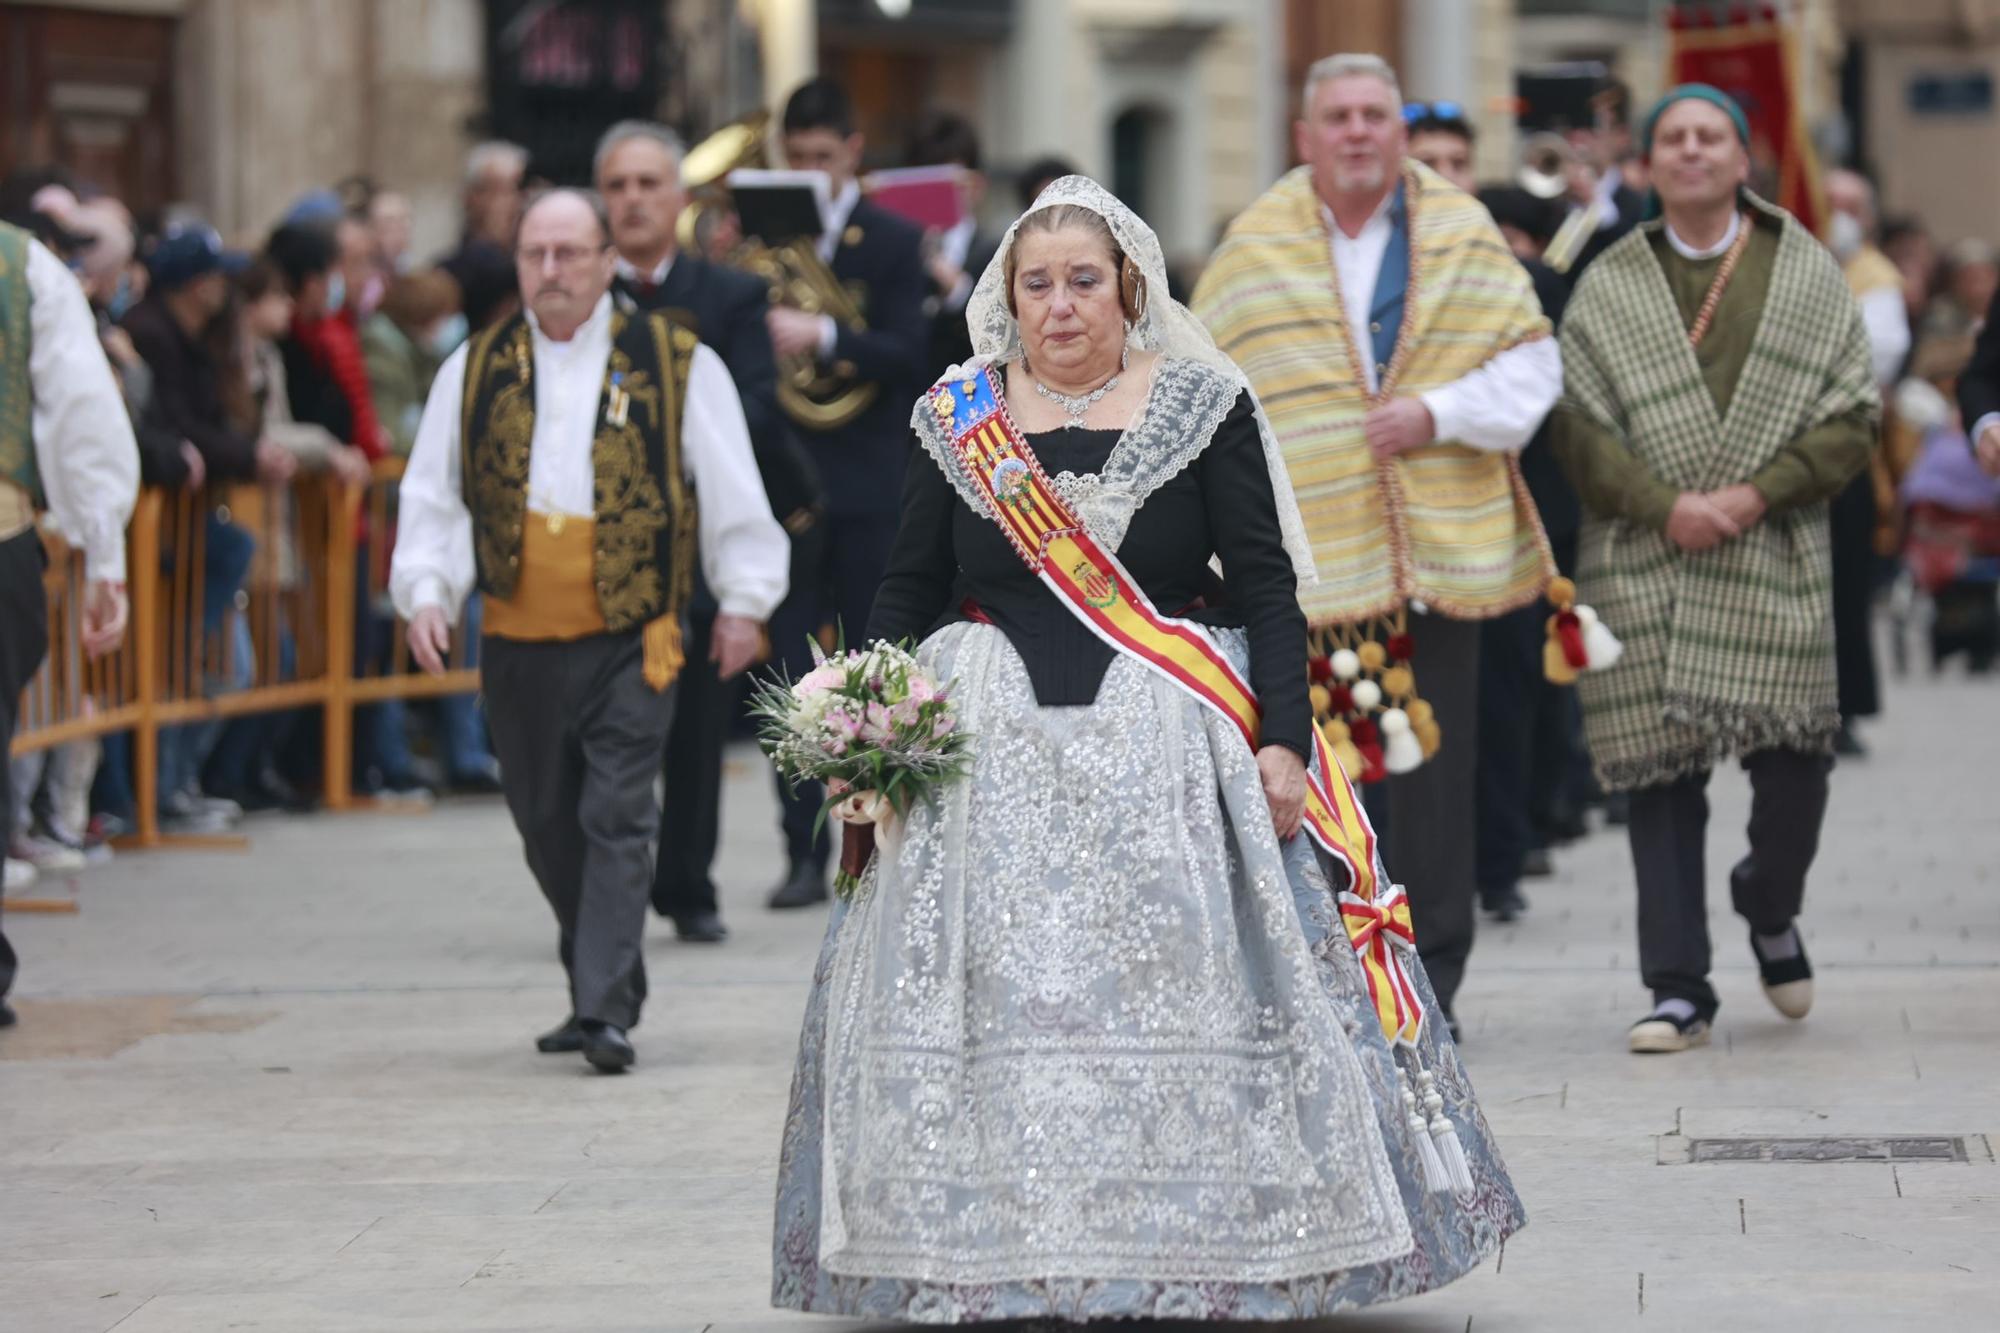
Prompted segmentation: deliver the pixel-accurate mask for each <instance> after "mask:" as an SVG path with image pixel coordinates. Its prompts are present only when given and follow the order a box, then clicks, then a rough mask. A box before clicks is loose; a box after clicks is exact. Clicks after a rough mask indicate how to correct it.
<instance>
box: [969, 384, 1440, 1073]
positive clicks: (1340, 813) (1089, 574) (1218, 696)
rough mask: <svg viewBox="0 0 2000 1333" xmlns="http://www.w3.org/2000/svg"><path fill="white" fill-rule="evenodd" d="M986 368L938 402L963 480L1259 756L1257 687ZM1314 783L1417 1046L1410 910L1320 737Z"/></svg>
mask: <svg viewBox="0 0 2000 1333" xmlns="http://www.w3.org/2000/svg"><path fill="white" fill-rule="evenodd" d="M996 374H997V372H996V371H995V370H993V369H991V368H982V369H979V370H977V371H975V372H974V373H972V374H971V375H969V376H967V377H966V378H963V379H947V380H943V381H940V382H939V383H938V384H937V385H936V386H935V387H933V388H932V389H931V391H930V402H931V407H932V408H933V410H935V411H936V413H937V415H938V420H939V421H940V422H941V423H942V424H943V427H944V432H945V435H946V437H947V438H948V439H949V440H950V442H951V449H952V452H953V454H954V455H955V456H956V458H957V460H958V463H959V466H960V467H961V468H962V469H963V471H964V474H965V477H966V479H967V480H968V481H969V482H970V483H971V484H972V486H973V488H974V489H975V491H977V493H978V494H979V496H980V497H981V498H982V499H983V500H984V501H985V504H986V510H987V516H988V517H990V518H991V519H993V521H994V522H996V523H998V524H999V525H1000V529H1001V531H1002V532H1003V533H1005V534H1006V536H1007V540H1008V541H1009V542H1010V543H1011V544H1012V545H1013V547H1014V550H1015V551H1016V552H1017V553H1018V554H1019V555H1020V557H1021V558H1022V559H1023V560H1024V561H1026V562H1027V565H1028V568H1029V569H1030V570H1032V571H1033V572H1034V573H1035V575H1036V577H1038V578H1039V579H1040V580H1041V581H1042V583H1043V584H1044V586H1046V587H1047V588H1049V589H1050V591H1052V592H1054V593H1055V594H1056V596H1057V597H1059V598H1061V599H1062V602H1063V604H1064V605H1065V606H1067V607H1068V608H1069V609H1070V610H1071V611H1073V612H1074V613H1075V614H1076V617H1077V618H1078V619H1079V620H1081V621H1082V622H1083V623H1084V624H1085V625H1086V626H1087V627H1088V628H1089V629H1090V631H1091V632H1092V633H1093V634H1095V635H1097V637H1098V638H1100V639H1102V640H1104V641H1105V642H1106V643H1108V644H1110V645H1111V646H1112V647H1113V648H1115V649H1117V650H1118V651H1119V652H1121V653H1124V654H1125V655H1126V656H1128V657H1132V658H1136V659H1137V660H1138V661H1139V662H1141V663H1143V664H1144V665H1145V666H1147V667H1149V668H1151V669H1152V670H1153V671H1155V672H1157V673H1158V674H1160V675H1162V676H1165V677H1166V678H1167V679H1168V680H1170V681H1172V682H1173V683H1174V684H1176V685H1178V686H1180V687H1181V688H1182V689H1184V690H1186V691H1187V692H1188V693H1189V694H1191V695H1193V696H1194V697H1195V698H1196V699H1197V700H1199V701H1200V702H1201V703H1202V704H1204V705H1206V706H1207V707H1208V708H1210V709H1212V710H1213V711H1215V712H1216V713H1219V714H1220V715H1221V716H1222V717H1223V718H1225V719H1227V720H1228V721H1229V723H1230V724H1231V725H1232V726H1234V727H1235V728H1236V730H1237V731H1238V733H1240V734H1241V735H1242V737H1243V740H1244V742H1245V743H1246V744H1247V745H1249V746H1250V748H1251V749H1252V750H1253V751H1254V750H1255V749H1256V748H1257V743H1258V733H1259V731H1260V729H1261V727H1262V718H1263V714H1262V710H1261V709H1260V708H1259V706H1258V704H1257V696H1256V693H1255V692H1254V691H1252V690H1251V688H1250V685H1249V682H1248V681H1246V680H1244V678H1243V675H1242V673H1241V672H1239V671H1238V670H1237V669H1236V667H1235V666H1234V665H1233V664H1232V663H1231V662H1230V660H1229V659H1228V658H1227V657H1226V656H1224V655H1223V652H1222V650H1221V648H1219V647H1218V646H1217V645H1216V643H1215V640H1214V639H1212V638H1210V637H1209V634H1208V631H1207V630H1206V629H1204V628H1203V627H1202V626H1200V625H1197V624H1195V623H1193V622H1191V621H1187V620H1179V619H1176V618H1173V617H1170V616H1163V615H1161V614H1160V613H1159V611H1158V610H1157V609H1155V608H1154V606H1153V604H1152V602H1151V600H1150V599H1148V598H1147V596H1146V594H1145V592H1144V591H1142V590H1141V589H1140V587H1139V585H1138V582H1137V581H1136V580H1134V579H1133V578H1132V576H1131V575H1130V574H1128V573H1127V572H1126V571H1125V567H1124V566H1123V565H1121V564H1120V563H1119V562H1118V559H1117V557H1116V556H1114V555H1112V554H1111V553H1110V552H1109V551H1106V550H1105V549H1104V548H1103V547H1101V546H1099V545H1098V543H1097V541H1096V539H1095V538H1093V537H1092V536H1091V534H1090V532H1089V531H1088V530H1087V529H1086V528H1085V527H1084V526H1083V521H1082V520H1081V519H1079V518H1078V517H1077V516H1076V513H1075V511H1074V510H1072V509H1071V508H1070V506H1069V503H1068V502H1067V501H1066V500H1064V499H1063V498H1062V496H1061V495H1060V494H1058V493H1057V491H1056V489H1055V487H1054V486H1053V485H1052V484H1051V483H1050V481H1049V477H1048V474H1047V473H1046V472H1044V471H1043V470H1042V465H1041V462H1040V460H1038V459H1037V458H1036V457H1035V453H1034V450H1033V449H1031V448H1029V447H1028V445H1027V442H1026V441H1025V440H1024V439H1023V438H1022V433H1021V428H1020V427H1019V426H1018V425H1016V424H1015V422H1014V419H1013V417H1012V416H1011V415H1010V414H1009V413H1008V411H1007V407H1006V403H1005V400H1004V399H1003V398H1002V396H1001V391H1000V386H999V384H998V381H997V380H996V378H995V376H996ZM1313 752H1314V754H1315V756H1316V757H1317V758H1318V760H1319V764H1318V768H1317V771H1314V769H1313V768H1312V767H1311V766H1308V768H1307V771H1306V809H1305V829H1306V832H1307V833H1308V834H1309V835H1310V836H1311V837H1312V839H1313V841H1314V842H1316V843H1318V844H1319V845H1320V847H1322V848H1324V849H1325V850H1326V852H1327V854H1328V855H1330V856H1332V857H1334V858H1335V859H1336V860H1338V861H1339V862H1340V863H1341V864H1342V865H1344V866H1346V867H1347V871H1348V888H1347V889H1346V890H1345V891H1343V892H1342V893H1341V894H1340V900H1339V908H1340V916H1341V921H1342V923H1343V924H1344V925H1345V926H1346V928H1347V932H1348V938H1349V939H1350V940H1351V941H1352V942H1353V945H1354V948H1355V951H1356V953H1357V954H1358V956H1359V958H1360V960H1361V966H1362V971H1363V972H1364V973H1365V974H1366V976H1367V980H1368V990H1369V995H1370V997H1371V999H1372V1000H1373V1001H1374V1004H1375V1012H1376V1016H1377V1017H1378V1018H1379V1019H1380V1020H1381V1023H1382V1031H1383V1033H1384V1035H1386V1036H1387V1037H1388V1038H1389V1039H1390V1040H1391V1041H1392V1042H1400V1043H1403V1044H1406V1045H1414V1044H1415V1043H1416V1040H1417V1037H1418V1036H1419V1034H1421V1033H1422V1031H1423V1023H1424V1011H1423V1005H1422V1003H1421V1002H1420V1001H1419V1000H1418V998H1417V991H1416V986H1415V984H1414V983H1413V982H1412V981H1411V979H1410V976H1409V973H1408V972H1407V971H1406V970H1405V968H1404V966H1403V961H1402V957H1401V955H1403V954H1404V953H1407V952H1410V951H1412V950H1414V949H1415V948H1416V934H1415V932H1414V930H1413V929H1412V928H1411V925H1410V907H1409V901H1408V899H1407V898H1405V897H1404V895H1403V890H1402V887H1401V886H1400V885H1395V886H1391V887H1389V888H1388V889H1387V890H1386V891H1385V890H1384V889H1383V888H1382V887H1381V886H1380V885H1379V884H1378V882H1377V880H1376V876H1375V831H1374V829H1373V828H1372V827H1370V825H1369V823H1368V816H1367V815H1366V814H1364V813H1363V812H1362V809H1361V803H1360V802H1359V801H1358V800H1356V799H1355V796H1354V788H1353V787H1351V786H1350V785H1349V784H1348V781H1347V776H1346V774H1345V773H1343V772H1342V771H1341V768H1340V765H1339V764H1338V763H1337V762H1335V760H1334V758H1333V755H1332V753H1331V752H1330V751H1329V750H1328V748H1327V744H1326V740H1325V738H1324V737H1322V736H1321V735H1320V734H1319V728H1318V726H1317V725H1315V726H1314V727H1313Z"/></svg>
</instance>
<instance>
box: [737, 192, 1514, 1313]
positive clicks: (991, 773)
mask: <svg viewBox="0 0 2000 1333" xmlns="http://www.w3.org/2000/svg"><path fill="white" fill-rule="evenodd" d="M968 317H969V319H970V321H971V328H972V334H973V343H974V347H975V349H976V351H977V353H978V355H977V356H976V357H975V359H974V361H973V362H972V363H971V364H969V365H967V366H964V367H958V368H954V370H953V372H952V373H951V374H949V375H947V377H946V378H945V379H944V380H943V381H941V382H940V383H939V385H938V386H937V387H936V388H934V389H933V390H932V392H931V394H930V395H927V396H926V398H925V399H924V400H923V401H922V402H920V403H919V404H918V405H917V407H916V410H915V412H914V413H913V423H912V424H913V428H914V429H915V432H916V435H917V438H918V441H919V444H920V446H921V448H920V450H919V451H918V456H916V457H913V458H912V459H911V462H910V468H909V477H908V481H907V484H906V488H905V495H904V508H903V517H902V528H901V531H900V535H899V536H898V538H897V545H896V550H895V556H894V559H893V561H892V563H891V568H890V571H889V573H888V576H887V577H886V578H885V580H884V582H883V584H882V588H881V591H880V593H879V594H878V596H877V599H876V603H875V611H874V616H873V618H872V620H871V622H870V624H869V626H868V635H867V636H868V638H869V639H871V640H873V639H878V638H879V639H887V640H892V641H893V640H902V639H912V640H921V648H920V650H919V656H920V658H921V659H922V661H923V662H924V663H925V665H926V666H927V667H928V668H929V669H930V670H931V671H932V672H933V673H934V674H935V676H936V677H937V678H938V679H939V680H948V681H950V682H951V685H950V689H951V693H952V697H953V698H954V699H955V700H956V704H957V708H958V712H959V716H960V719H961V724H962V725H963V726H964V727H965V728H966V729H967V730H968V731H969V732H970V733H971V735H972V737H973V742H972V752H973V761H972V768H971V772H970V774H969V775H968V776H966V777H964V778H962V779H960V780H958V781H956V782H955V783H953V784H952V785H950V786H948V787H946V788H944V789H943V790H942V792H941V793H939V796H938V799H937V800H936V801H935V802H933V803H931V804H928V805H926V804H919V805H917V806H915V807H914V808H913V809H912V810H911V812H910V815H909V818H908V820H907V822H906V823H905V824H904V825H903V826H902V827H900V828H894V829H891V830H888V831H886V832H885V836H884V837H883V839H882V846H881V849H880V850H879V851H878V853H877V855H876V857H875V859H874V861H873V862H872V863H871V865H870V867H869V869H868V871H867V873H866V874H865V875H864V877H863V879H862V882H861V886H860V888H859V889H858V890H857V892H856V894H855V895H854V897H853V899H852V900H851V901H850V902H848V903H844V904H841V905H838V906H837V907H836V909H835V912H834V914H833V918H832V920H831V922H830V924H829V928H828V932H827V939H826V945H825V948H824V950H823V952H822V954H821V957H820V962H819V966H818V969H817V972H816V975H815V978H814V983H813V989H812V995H811V1000H810V1003H809V1006H808V1008H807V1012H806V1021H805V1032H804V1036H803V1039H802V1043H801V1050H800V1056H799V1065H798V1072H797V1076H796V1079H795V1081H794V1085H793V1091H792V1102H791V1108H790V1112H789V1114H788V1116H787V1119H786V1125H785V1137H784V1147H783V1158H782V1162H781V1165H780V1176H779V1186H778V1201H777V1226H776V1240H775V1274H774V1281H773V1291H772V1299H773V1303H774V1304H777V1305H780V1306H787V1307H791V1308H795V1309H800V1310H812V1311H818V1312H823V1313H828V1314H839V1315H848V1316H859V1317H863V1318H875V1319H907V1320H912V1321H921V1322H941V1323H961V1322H976V1321H985V1320H997V1319H1015V1318H1025V1317H1035V1316H1044V1317H1047V1316H1053V1317H1058V1318H1065V1319H1071V1320H1087V1319H1102V1318H1117V1317H1131V1316H1146V1317H1175V1318H1200V1319H1271V1320H1278V1319H1298V1318H1308V1317H1312V1316H1316V1315H1321V1314H1326V1313H1329V1312H1332V1311H1335V1310H1340V1309H1345V1308H1350V1307H1354V1306H1360V1305H1367V1304H1371V1303H1373V1302H1377V1301H1383V1300H1389V1299H1393V1298H1395V1297H1399V1296H1407V1295H1411V1294H1414V1293H1416V1292H1421V1291H1425V1290H1428V1289H1430V1288H1433V1287H1436V1286H1439V1285H1442V1284H1443V1283H1445V1282H1448V1281H1450V1280H1452V1279H1454V1278H1456V1277H1458V1276H1459V1275H1461V1274H1463V1273H1465V1272H1466V1271H1468V1270H1469V1269H1470V1268H1472V1267H1473V1266H1474V1265H1476V1264H1477V1263H1479V1262H1480V1260H1481V1259H1483V1258H1484V1257H1485V1256H1487V1255H1488V1254H1490V1253H1492V1251H1493V1250H1494V1249H1495V1248H1496V1247H1497V1246H1498V1245H1499V1244H1500V1242H1501V1241H1502V1240H1503V1239H1505V1238H1506V1237H1507V1236H1508V1235H1509V1234H1510V1233H1511V1232H1513V1231H1514V1230H1516V1229H1517V1228H1518V1227H1520V1226H1521V1225H1522V1222H1523V1220H1524V1219H1523V1214H1522V1211H1521V1206H1520V1201H1519V1200H1518V1198H1517V1197H1516V1196H1515V1193H1514V1190H1513V1187H1512V1185H1511V1184H1510V1183H1509V1181H1508V1179H1507V1176H1506V1173H1505V1171H1504V1169H1503V1168H1502V1166H1501V1164H1500V1160H1499V1157H1498V1155H1497V1154H1496V1153H1495V1151H1494V1149H1493V1146H1492V1143H1491V1141H1490V1139H1489V1137H1488V1133H1487V1129H1486V1125H1485V1121H1484V1119H1483V1118H1482V1117H1481V1115H1480V1113H1479V1109H1478V1107H1477V1105H1476V1104H1475V1103H1474V1101H1473V1097H1472V1091H1471V1088H1470V1086H1469V1085H1468V1083H1467V1082H1466V1079H1465V1075H1464V1072H1463V1071H1462V1070H1461V1069H1460V1067H1459V1064H1458V1061H1457V1058H1456V1056H1455V1054H1454V1053H1453V1050H1452V1047H1451V1044H1450V1038H1449V1036H1448V1035H1447V1034H1446V1033H1445V1031H1444V1025H1443V1023H1441V1022H1424V1021H1423V1019H1422V1014H1423V1012H1424V1011H1425V1009H1426V1008H1427V1007H1429V1006H1431V1005H1432V1003H1433V1002H1432V999H1431V994H1430V986H1429V983H1428V982H1427V981H1426V980H1425V979H1424V977H1423V974H1422V970H1421V967H1420V965H1419V964H1418V962H1417V960H1416V956H1415V954H1414V952H1413V951H1411V950H1409V949H1408V948H1407V947H1405V946H1406V945H1407V942H1408V941H1407V937H1408V914H1407V910H1406V909H1405V908H1402V907H1401V906H1400V898H1399V891H1398V890H1396V889H1395V888H1394V887H1393V886H1392V885H1391V883H1390V881H1389V880H1388V879H1387V878H1386V876H1384V875H1383V874H1382V872H1381V867H1380V862H1379V860H1377V859H1376V858H1375V856H1374V850H1373V838H1372V835H1370V834H1369V833H1368V832H1367V830H1366V827H1365V821H1364V820H1363V819H1362V817H1361V815H1360V812H1359V808H1358V804H1357V803H1356V802H1354V800H1353V798H1352V794H1351V793H1350V792H1348V791H1347V788H1346V785H1345V781H1344V779H1342V778H1341V777H1340V776H1339V770H1338V767H1337V766H1335V765H1331V764H1323V763H1322V762H1320V761H1318V760H1316V759H1315V743H1314V736H1313V731H1312V722H1311V708H1310V704H1309V700H1308V698H1307V689H1308V687H1307V680H1306V675H1305V660H1306V631H1305V621H1304V619H1303V617H1302V616H1301V614H1300V612H1299V609H1298V605H1297V601H1296V589H1297V583H1296V580H1297V578H1298V577H1300V571H1304V572H1305V573H1304V576H1306V577H1310V570H1311V568H1312V563H1311V559H1310V554H1309V552H1308V550H1307V548H1306V545H1305V542H1304V540H1303V536H1302V528H1301V524H1300V522H1299V515H1298V509H1297V505H1296V502H1295V501H1294V500H1293V498H1292V494H1291V488H1290V486H1289V484H1288V483H1287V481H1286V479H1285V472H1284V468H1283V464H1282V461H1281V459H1280V458H1279V455H1278V453H1277V449H1276V445H1275V443H1274V442H1273V440H1272V438H1271V435H1270V430H1269V427H1268V425H1267V424H1266V422H1265V421H1264V418H1263V413H1262V411H1261V409H1260V408H1259V407H1258V406H1257V403H1256V399H1255V397H1254V396H1253V394H1252V393H1251V391H1250V389H1249V387H1248V385H1247V383H1246V382H1245V381H1244V378H1243V376H1242V375H1241V373H1240V372H1239V371H1238V370H1237V369H1236V367H1235V366H1234V365H1233V364H1232V363H1231V362H1230V361H1229V360H1228V359H1227V358H1226V357H1224V356H1223V355H1222V354H1221V353H1220V352H1218V351H1217V350H1216V348H1215V346H1214V344H1213V343H1212V342H1211V341H1210V340H1209V338H1208V336H1207V335H1206V333H1205V332H1203V330H1202V328H1201V326H1200V325H1199V324H1198V323H1197V322H1196V321H1195V320H1194V319H1193V317H1192V316H1191V315H1189V313H1188V312H1187V311H1186V309H1184V308H1183V307H1182V306H1180V305H1179V304H1178V303H1176V302H1174V301H1173V300H1171V299H1170V298H1169V297H1168V295H1167V283H1166V273H1165V265H1164V262H1163V260H1162V258H1161V254H1160V247H1159V242H1158V240H1157V239H1156V238H1155V237H1154V235H1153V233H1152V232H1151V231H1150V230H1149V229H1148V228H1147V227H1146V226H1145V224H1144V223H1142V222H1141V221H1140V220H1139V219H1138V218H1137V217H1135V216H1134V215H1133V214H1132V213H1131V212H1130V211H1129V210H1127V209H1126V208H1125V207H1123V206H1122V205H1121V204H1119V203H1118V201H1117V200H1116V199H1114V198H1113V197H1112V196H1111V195H1110V194H1109V193H1108V192H1106V191H1105V190H1103V189H1102V188H1101V187H1099V186H1098V185H1096V184H1095V183H1094V182H1092V181H1089V180H1087V179H1084V178H1082V177H1076V176H1072V177H1065V178H1063V179H1061V180H1059V181H1057V182H1055V183H1054V184H1052V185H1050V186H1049V187H1048V189H1047V190H1046V191H1044V192H1043V194H1042V195H1041V197H1040V198H1039V199H1038V200H1037V201H1036V204H1035V206H1034V207H1033V208H1032V209H1031V210H1030V211H1029V212H1028V213H1027V214H1026V215H1024V216H1023V217H1022V218H1021V219H1020V220H1019V221H1017V222H1016V223H1015V224H1014V226H1013V227H1012V228H1011V229H1010V230H1009V231H1008V233H1007V236H1006V238H1005V240H1004V242H1003V243H1002V245H1001V247H1000V251H999V254H998V256H997V257H996V258H995V259H994V261H993V262H992V264H991V265H990V266H989V267H988V268H987V270H986V272H985V274H984V276H983V277H982V278H981V279H980V282H979V284H978V288H977V290H976V292H975V294H974V296H973V299H972V302H971V305H970V307H969V309H968ZM1114 553H1115V554H1114ZM1211 562H1215V563H1218V564H1219V566H1220V572H1221V582H1218V581H1217V580H1216V579H1215V576H1214V574H1213V573H1212V565H1211ZM1253 690H1254V693H1255V695H1256V700H1255V701H1254V702H1250V700H1249V696H1250V693H1251V691H1253ZM1204 691H1205V693H1204ZM1232 703H1233V704H1234V705H1235V707H1234V708H1232V707H1231V706H1230V705H1231V704H1232ZM1260 710H1261V722H1260V720H1259V717H1258V714H1259V711H1260ZM1329 769H1330V770H1331V772H1330V773H1329V772H1328V770H1329ZM1329 780H1330V781H1331V782H1332V783H1334V784H1337V786H1335V787H1332V788H1329V787H1328V785H1327V783H1328V781H1329ZM1357 868H1358V869H1357ZM1350 929H1352V930H1353V931H1354V932H1355V941H1354V942H1352V943H1351V942H1350Z"/></svg>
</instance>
